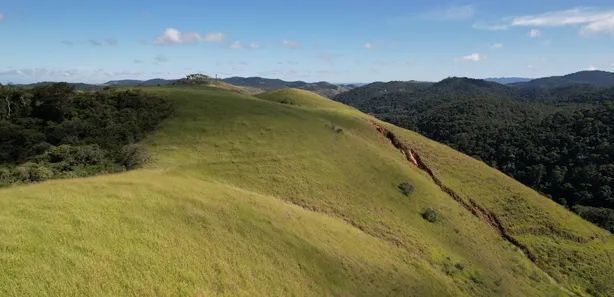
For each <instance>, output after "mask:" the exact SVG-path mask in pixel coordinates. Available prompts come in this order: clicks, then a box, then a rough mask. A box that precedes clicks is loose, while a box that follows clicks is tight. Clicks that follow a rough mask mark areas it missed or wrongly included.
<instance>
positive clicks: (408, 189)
mask: <svg viewBox="0 0 614 297" xmlns="http://www.w3.org/2000/svg"><path fill="white" fill-rule="evenodd" d="M398 188H399V190H401V193H403V195H405V196H407V197H409V196H410V195H411V193H413V192H414V185H412V184H410V183H408V182H402V183H401V184H399V186H398Z"/></svg>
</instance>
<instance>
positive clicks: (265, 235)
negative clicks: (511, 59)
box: [0, 86, 613, 296]
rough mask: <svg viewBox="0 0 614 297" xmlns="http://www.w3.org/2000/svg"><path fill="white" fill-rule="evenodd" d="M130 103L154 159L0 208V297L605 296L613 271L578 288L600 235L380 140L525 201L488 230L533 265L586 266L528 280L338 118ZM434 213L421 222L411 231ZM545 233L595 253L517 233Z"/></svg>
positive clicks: (184, 101)
mask: <svg viewBox="0 0 614 297" xmlns="http://www.w3.org/2000/svg"><path fill="white" fill-rule="evenodd" d="M143 90H145V91H147V92H151V93H153V94H156V95H158V96H163V97H166V98H171V99H172V100H173V101H174V102H173V104H174V106H175V114H174V115H173V116H172V117H170V118H168V119H167V120H165V121H164V123H163V125H162V126H161V127H160V128H159V129H158V130H157V131H156V132H155V133H154V134H152V135H150V136H148V137H146V138H145V139H144V140H143V141H142V144H143V145H144V146H145V147H147V148H148V150H149V151H150V152H151V155H152V161H151V162H150V163H148V164H147V165H146V167H145V168H143V169H139V170H134V171H131V172H126V173H121V174H116V175H107V176H97V177H91V178H86V179H74V180H58V181H48V182H43V183H41V184H37V185H31V186H26V187H19V188H12V189H2V190H0V238H2V240H1V241H0V295H20V296H40V295H54V296H65V295H81V296H97V295H106V296H118V295H139V296H177V295H189V296H199V295H200V296H211V295H225V296H254V295H259V296H293V295H311V296H322V295H337V296H348V295H351V296H390V295H392V296H562V295H563V296H564V295H566V294H568V293H569V292H571V291H577V292H580V293H583V294H587V292H588V291H589V290H590V291H591V292H601V293H602V295H606V296H607V294H608V293H609V292H611V290H609V289H610V288H611V287H608V284H607V280H608V279H610V278H611V277H612V271H600V273H595V272H597V270H596V271H590V270H587V269H589V268H590V267H592V266H595V267H604V266H600V265H605V264H602V263H608V261H610V260H609V258H606V257H605V256H607V254H605V253H606V252H609V251H611V247H612V246H613V245H612V237H611V235H609V234H608V233H605V232H603V231H602V230H600V229H598V228H596V227H594V226H593V225H591V224H589V223H587V222H585V221H582V220H580V219H579V218H577V217H576V216H575V215H573V214H571V213H569V212H567V211H565V210H564V209H562V208H560V207H559V206H557V205H556V204H554V203H552V202H550V201H549V200H547V199H545V198H543V199H542V198H540V197H539V196H537V195H536V194H535V193H534V192H532V191H530V190H528V189H527V188H524V187H522V186H520V185H519V184H518V183H516V182H514V181H513V180H511V179H510V178H508V177H506V176H505V175H503V174H501V173H499V172H497V171H495V170H493V169H491V168H488V167H487V166H485V165H483V164H482V163H479V162H478V161H475V160H474V159H471V158H468V157H465V156H463V155H461V154H459V153H457V152H455V151H453V150H451V149H449V148H447V147H445V146H442V145H439V144H436V143H434V142H431V141H428V140H426V139H425V138H423V137H421V136H419V135H417V134H414V133H411V132H408V131H404V130H401V129H398V128H394V127H390V128H391V129H392V130H394V132H395V133H397V135H400V137H401V138H402V139H403V141H405V142H406V143H407V145H408V146H410V147H412V148H415V149H416V150H417V151H419V152H420V154H421V157H422V159H423V161H424V162H425V163H427V164H429V165H430V166H431V167H433V170H434V171H436V173H437V174H438V175H439V177H440V178H441V179H442V180H443V182H444V183H446V184H447V185H448V186H449V187H450V188H453V189H454V190H455V191H458V192H459V193H461V195H465V194H470V195H471V196H472V199H474V200H476V201H478V202H479V203H484V207H487V208H489V209H490V208H493V211H497V209H495V208H494V207H493V206H492V204H493V203H495V202H494V201H495V198H493V197H490V196H486V195H493V193H492V192H491V191H492V189H497V188H502V189H508V188H509V191H515V192H518V193H522V194H523V195H524V196H522V199H520V198H518V200H519V201H521V203H518V204H515V203H514V201H513V200H512V199H508V200H505V201H506V204H504V205H508V206H509V207H510V212H509V215H508V216H506V217H505V218H501V220H502V221H503V222H504V223H505V224H510V226H511V227H513V228H516V229H514V230H516V232H517V234H521V233H520V232H521V231H522V232H524V233H522V234H523V235H518V236H519V239H520V240H526V241H530V240H533V242H534V243H535V244H534V245H533V246H535V247H537V248H535V249H536V250H539V251H542V252H544V253H545V254H553V253H559V254H560V255H565V251H569V249H566V248H567V247H572V248H574V250H572V251H574V253H573V255H574V257H575V259H577V260H578V263H581V264H577V265H575V266H572V267H568V266H563V265H560V262H561V261H555V260H554V259H553V257H551V256H540V258H539V259H540V260H539V261H537V264H538V265H539V266H538V265H535V264H534V263H533V262H532V261H531V260H529V259H528V258H527V257H526V256H525V255H523V254H522V253H521V252H520V251H519V249H518V248H516V247H515V246H514V245H512V244H510V243H509V242H507V241H505V240H503V239H502V238H501V236H500V235H499V234H498V233H497V232H496V231H495V230H493V229H492V228H491V227H490V226H489V225H488V224H486V223H485V222H484V221H483V220H481V219H479V218H477V217H475V216H473V215H472V214H471V213H470V212H468V211H467V210H466V209H465V208H464V207H462V206H461V205H460V204H458V203H456V202H455V201H454V200H453V199H451V198H450V196H448V195H447V194H446V193H444V192H442V191H441V189H440V188H439V187H438V186H437V185H436V184H434V183H433V180H432V179H431V177H430V176H429V175H428V174H426V173H425V172H424V171H423V170H420V169H419V168H417V167H415V166H413V165H412V164H411V163H409V162H408V161H407V159H406V158H404V157H403V155H402V154H401V153H400V152H399V151H398V150H397V149H396V148H395V147H393V146H392V145H390V143H389V142H388V140H387V139H386V138H385V137H384V136H382V135H381V134H380V133H379V132H378V131H377V130H375V129H374V127H373V125H372V124H371V123H370V122H369V121H368V119H369V120H374V119H372V118H370V117H368V116H366V115H364V114H361V113H359V112H358V111H356V110H353V109H351V108H331V106H333V105H334V106H339V105H338V104H337V103H334V102H331V105H329V104H324V105H320V103H319V102H324V103H327V101H325V100H324V99H320V98H318V99H317V100H318V101H315V102H314V101H307V102H306V101H303V99H300V100H299V99H296V101H293V102H294V103H295V104H293V105H291V104H280V101H277V100H274V99H271V98H266V100H263V99H260V98H255V97H252V96H248V95H243V94H239V93H236V92H229V91H224V90H215V89H211V88H182V87H178V86H175V87H159V88H155V87H154V88H143ZM292 98H293V97H292ZM292 98H291V99H292ZM319 100H323V101H319ZM275 101H277V102H275ZM341 106H342V105H341ZM331 125H334V126H335V127H338V128H340V129H341V131H340V132H337V131H338V130H333V129H330V126H331ZM382 125H383V123H382ZM461 180H462V181H461ZM406 183H407V184H410V185H411V187H410V186H407V185H406ZM401 185H403V186H401ZM403 189H405V190H403ZM506 191H508V190H506ZM495 197H496V196H495ZM523 201H524V202H523ZM526 201H529V202H526ZM504 205H502V206H501V207H504ZM526 205H529V206H533V207H534V208H533V209H531V208H527V207H526ZM497 207H498V206H497ZM514 207H516V208H518V209H516V208H514ZM429 210H432V211H429ZM433 211H434V212H433ZM431 212H433V218H434V219H432V220H431V221H432V222H431V221H429V220H427V219H425V218H423V215H424V214H427V213H431ZM544 212H545V213H546V215H543V214H542V213H544ZM520 214H524V216H523V217H518V216H519V215H520ZM424 216H425V217H431V216H430V215H424ZM546 220H547V221H548V222H550V225H553V226H555V227H556V228H558V227H557V226H562V227H561V228H559V229H561V230H567V232H568V233H569V234H575V235H578V236H585V235H586V234H589V233H590V234H596V235H597V237H596V238H598V239H599V240H592V241H591V242H590V243H589V244H586V245H582V244H581V243H578V244H577V245H573V244H571V243H569V242H568V241H566V240H564V239H559V237H557V236H554V235H552V234H549V233H548V232H541V231H540V230H537V229H536V228H525V229H521V227H523V226H527V227H532V226H542V225H543V224H544V222H545V221H546ZM556 228H555V229H553V230H558V229H556ZM538 235H539V236H538ZM523 236H524V237H523ZM530 236H533V237H530ZM520 237H522V238H520ZM533 238H534V239H533ZM555 243H556V244H558V245H559V246H555ZM576 247H577V248H576ZM561 248H562V249H561ZM594 255H599V257H594ZM540 261H542V262H540ZM596 261H600V262H596ZM591 265H592V266H591ZM540 267H541V268H540ZM548 267H554V268H560V269H559V270H560V271H561V272H560V273H561V274H560V275H556V274H554V273H552V272H551V271H548V272H549V273H550V274H552V275H553V276H554V277H555V278H556V281H555V280H552V279H550V278H549V277H548V276H547V275H546V274H545V273H544V272H543V271H542V268H548Z"/></svg>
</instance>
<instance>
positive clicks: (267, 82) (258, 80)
mask: <svg viewBox="0 0 614 297" xmlns="http://www.w3.org/2000/svg"><path fill="white" fill-rule="evenodd" d="M176 81H177V80H176V79H173V80H165V79H152V80H147V81H140V80H118V81H109V82H107V83H105V85H109V86H156V85H170V84H173V83H174V82H176ZM218 81H220V82H225V83H227V84H231V85H234V86H239V87H245V88H249V89H250V90H254V91H252V93H255V90H261V91H260V92H262V91H274V90H279V89H286V88H295V89H303V90H307V91H312V92H314V93H317V94H320V95H322V96H324V97H333V96H335V95H337V94H339V93H342V92H345V91H347V90H351V89H352V88H354V87H355V86H354V85H335V84H331V83H328V82H325V81H321V82H315V83H308V82H304V81H284V80H281V79H270V78H262V77H238V76H234V77H229V78H224V79H219V80H218Z"/></svg>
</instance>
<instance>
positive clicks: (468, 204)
mask: <svg viewBox="0 0 614 297" xmlns="http://www.w3.org/2000/svg"><path fill="white" fill-rule="evenodd" d="M370 122H371V124H372V125H373V126H374V127H375V129H376V130H377V131H378V132H379V133H381V134H382V135H384V136H385V137H386V138H387V139H388V141H389V142H390V143H391V144H392V145H393V146H394V147H395V148H397V149H398V150H399V151H401V153H402V154H403V156H405V158H406V159H407V161H409V162H411V163H412V164H414V165H415V166H417V167H418V168H420V169H421V170H422V171H424V172H426V173H427V174H428V175H429V176H430V177H431V179H433V182H434V183H435V184H436V185H437V186H438V187H439V188H440V189H441V190H442V191H443V192H444V193H446V194H448V195H449V196H450V197H452V198H453V199H454V200H456V201H457V202H458V203H459V204H461V205H462V206H463V207H464V208H466V209H467V210H468V211H469V212H471V213H472V214H473V215H475V216H476V217H478V218H480V219H482V220H483V221H484V222H486V224H488V225H489V226H491V227H492V228H493V229H494V230H495V231H496V232H497V233H499V235H500V236H501V237H502V238H503V239H505V240H507V241H508V242H510V243H511V244H513V245H514V246H516V247H518V248H519V249H521V250H522V251H523V253H524V254H525V255H526V256H527V257H528V258H529V260H531V261H532V262H533V263H535V265H536V266H537V267H539V265H537V263H536V262H537V258H536V257H535V255H534V254H532V253H531V251H530V250H529V249H528V248H527V246H526V245H524V244H523V243H521V242H519V241H518V240H516V239H515V238H514V237H512V236H511V235H510V233H509V232H508V231H507V230H506V228H505V227H504V226H503V224H501V221H499V218H497V216H496V215H495V214H494V213H492V212H490V211H488V210H486V209H484V208H483V207H482V206H480V205H479V204H478V203H477V202H475V201H474V200H473V199H471V198H466V199H463V198H461V197H460V196H459V195H458V194H457V193H455V192H454V191H453V190H452V189H450V188H448V187H447V186H446V185H444V184H443V182H442V181H441V180H440V179H439V178H438V177H437V176H436V175H435V173H433V171H432V170H431V169H430V168H429V167H428V166H427V165H426V164H425V163H424V161H423V160H422V159H421V158H420V155H419V154H418V153H417V152H416V151H415V150H413V149H411V148H409V147H408V146H407V145H406V144H404V143H403V142H402V141H401V140H400V139H399V138H398V137H397V136H396V135H395V134H394V133H392V131H390V130H388V129H386V128H384V127H382V126H380V125H378V124H377V123H375V122H373V121H370ZM544 273H546V272H545V271H544ZM546 275H548V273H546ZM548 276H549V275H548ZM550 279H551V280H552V281H553V282H554V279H553V278H552V277H550Z"/></svg>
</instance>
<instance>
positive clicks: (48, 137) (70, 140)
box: [0, 83, 173, 186]
mask: <svg viewBox="0 0 614 297" xmlns="http://www.w3.org/2000/svg"><path fill="white" fill-rule="evenodd" d="M172 112H173V109H172V106H171V104H170V102H169V101H167V100H166V99H163V98H158V97H155V96H152V95H150V94H146V93H143V92H140V91H136V90H125V91H118V90H114V89H105V90H101V91H96V92H82V91H76V90H75V89H74V86H71V85H69V84H67V83H56V84H51V85H41V86H37V87H34V88H29V89H22V88H16V87H7V86H2V87H0V186H6V185H10V184H14V183H27V182H39V181H44V180H48V179H54V178H71V177H82V176H89V175H95V174H102V173H111V172H120V171H124V170H129V169H132V168H135V167H136V166H138V165H140V164H142V163H143V162H145V161H146V160H147V159H148V153H147V151H146V150H145V149H144V148H143V147H142V146H140V145H139V144H138V141H139V140H141V139H143V138H144V137H145V136H146V135H147V134H148V133H150V132H151V131H153V130H154V129H155V128H156V127H157V125H158V124H159V123H160V122H161V121H163V120H164V119H166V118H167V117H168V116H170V115H171V114H172Z"/></svg>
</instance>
